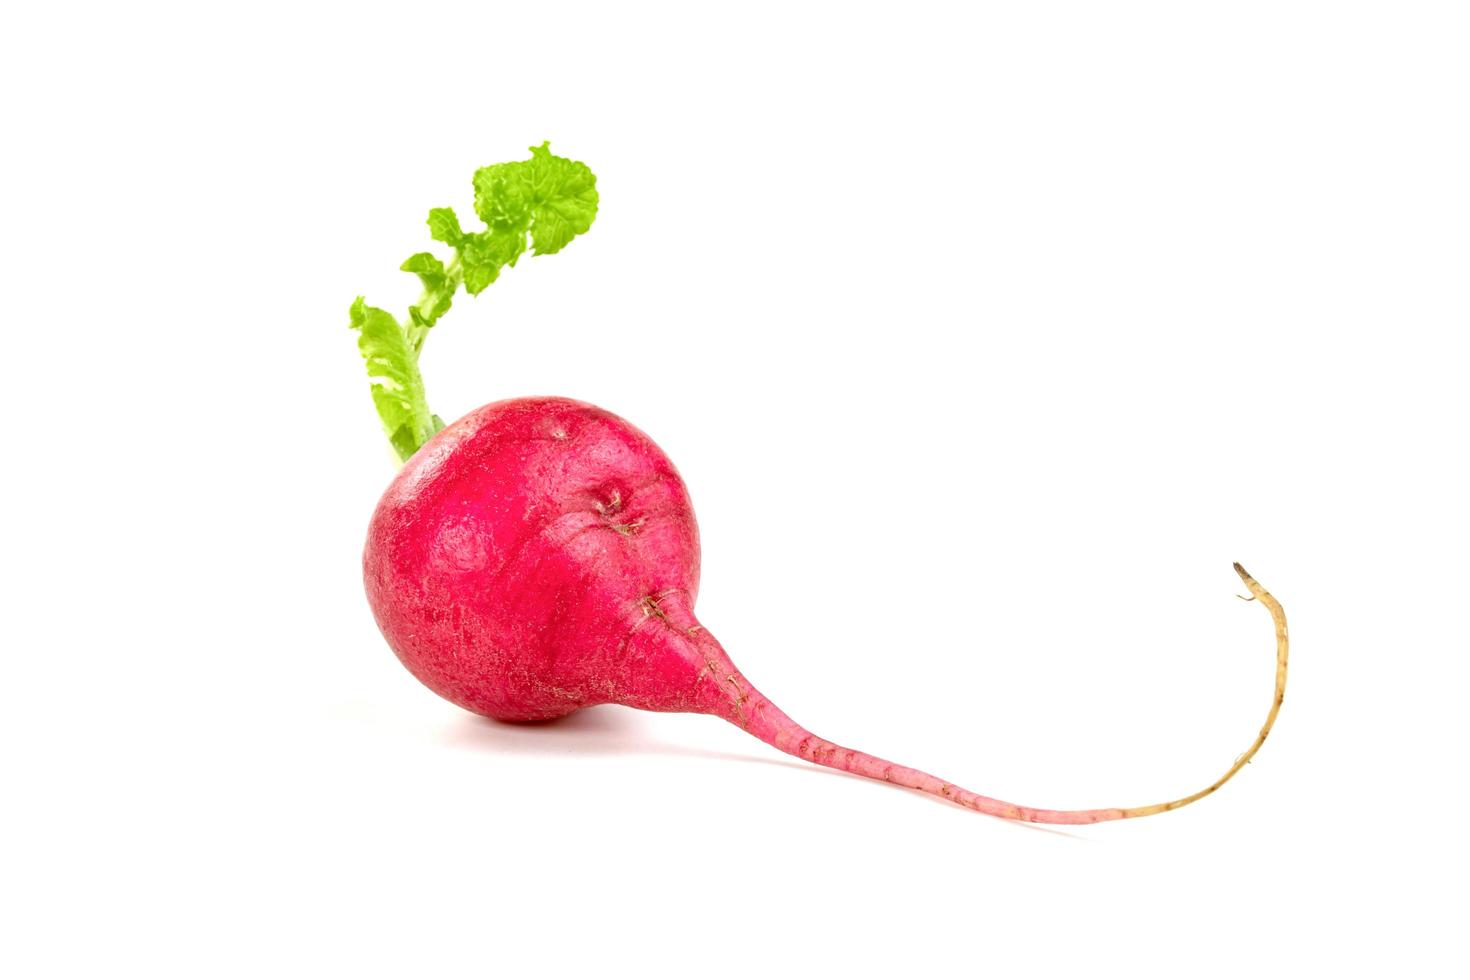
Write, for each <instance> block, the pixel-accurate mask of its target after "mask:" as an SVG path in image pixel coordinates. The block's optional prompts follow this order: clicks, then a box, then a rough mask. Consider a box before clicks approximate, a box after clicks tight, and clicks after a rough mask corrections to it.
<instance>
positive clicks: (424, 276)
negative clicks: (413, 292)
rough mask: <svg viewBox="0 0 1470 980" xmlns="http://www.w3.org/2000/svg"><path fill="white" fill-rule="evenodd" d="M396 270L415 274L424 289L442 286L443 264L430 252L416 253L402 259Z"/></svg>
mask: <svg viewBox="0 0 1470 980" xmlns="http://www.w3.org/2000/svg"><path fill="white" fill-rule="evenodd" d="M398 268H400V269H402V270H403V271H404V272H412V273H415V274H417V275H418V277H419V281H420V282H422V283H423V284H424V288H425V289H438V288H439V287H440V286H442V285H444V280H445V278H446V276H445V275H444V263H443V262H440V261H439V259H438V257H437V256H435V255H433V254H432V253H430V252H416V253H414V254H413V255H410V256H409V257H408V258H406V259H404V260H403V264H402V265H400V266H399V267H398Z"/></svg>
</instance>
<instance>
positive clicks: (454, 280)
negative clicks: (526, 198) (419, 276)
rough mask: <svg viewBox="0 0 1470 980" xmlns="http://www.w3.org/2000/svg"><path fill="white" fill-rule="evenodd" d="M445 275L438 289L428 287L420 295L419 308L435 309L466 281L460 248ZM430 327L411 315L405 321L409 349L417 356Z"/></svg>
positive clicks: (422, 347)
mask: <svg viewBox="0 0 1470 980" xmlns="http://www.w3.org/2000/svg"><path fill="white" fill-rule="evenodd" d="M444 277H445V278H444V282H443V284H442V285H440V286H439V287H438V288H437V289H429V288H427V287H426V288H425V289H424V293H423V295H422V296H420V297H419V301H418V303H417V304H416V305H417V308H418V309H421V310H428V309H433V308H434V305H435V304H436V303H438V302H439V301H440V300H441V299H443V298H444V297H446V296H451V297H452V296H453V295H454V294H455V292H456V291H457V290H458V289H459V287H460V284H461V283H462V282H464V269H463V268H461V266H460V262H459V252H458V250H456V251H455V253H454V258H453V259H451V260H450V261H449V264H448V265H447V266H445V267H444ZM429 329H430V325H428V324H422V323H418V322H417V321H415V320H414V318H413V317H412V316H411V315H410V316H409V318H408V321H407V322H406V323H404V325H403V333H404V336H406V337H407V338H408V346H409V349H411V350H412V351H413V353H414V356H415V357H417V356H418V354H419V351H421V350H423V349H424V338H426V337H428V336H429Z"/></svg>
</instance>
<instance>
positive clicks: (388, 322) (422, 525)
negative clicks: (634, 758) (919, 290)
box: [352, 144, 1287, 824]
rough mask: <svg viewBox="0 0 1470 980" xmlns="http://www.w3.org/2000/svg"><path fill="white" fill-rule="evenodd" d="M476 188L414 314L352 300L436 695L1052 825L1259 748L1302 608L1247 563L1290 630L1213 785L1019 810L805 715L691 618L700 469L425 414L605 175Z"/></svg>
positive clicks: (494, 711)
mask: <svg viewBox="0 0 1470 980" xmlns="http://www.w3.org/2000/svg"><path fill="white" fill-rule="evenodd" d="M475 190H476V194H475V200H476V211H477V212H478V213H479V214H480V216H481V217H482V218H483V219H484V220H485V222H486V225H487V230H486V231H485V232H476V233H473V234H466V233H465V232H463V231H462V230H460V227H459V223H458V220H457V219H455V218H454V216H453V212H449V211H448V209H435V211H433V212H431V213H430V220H429V223H430V226H431V230H432V231H433V233H434V237H435V238H436V240H439V241H443V242H445V243H447V244H449V245H451V246H452V247H453V248H454V249H455V251H456V253H457V254H456V257H455V259H454V260H453V261H452V262H451V263H449V264H448V265H445V264H443V263H441V262H440V261H439V260H438V259H437V258H434V257H433V256H431V255H428V253H421V254H420V255H418V256H414V257H412V258H410V259H409V260H408V262H405V263H404V267H405V268H408V269H409V270H410V271H413V272H416V273H417V274H418V275H419V276H420V278H421V279H422V280H423V282H424V286H425V298H424V299H423V300H421V301H420V303H419V304H417V305H416V306H415V307H413V308H412V309H411V310H410V315H409V318H408V320H407V321H406V322H405V323H402V324H400V323H399V322H398V321H397V320H395V319H394V318H393V317H391V316H390V315H388V314H387V313H385V312H383V311H381V310H377V309H374V308H371V307H367V306H365V305H364V304H363V301H362V299H361V298H359V299H358V301H357V302H356V303H354V304H353V307H352V324H353V326H354V327H355V328H357V329H358V330H359V332H360V345H361V347H362V351H363V354H364V356H365V358H366V359H367V361H368V366H369V372H370V374H372V376H373V379H374V380H373V395H374V401H375V403H376V404H377V406H378V410H379V414H380V415H381V416H382V418H383V421H384V425H385V428H386V430H387V432H388V436H389V439H390V442H391V443H392V445H393V446H394V448H395V450H396V451H397V452H398V454H399V456H400V457H401V458H402V459H404V460H406V465H405V466H404V467H403V469H402V470H401V471H400V472H399V473H398V475H397V477H396V478H395V479H394V480H393V482H392V483H391V484H390V485H389V487H388V490H387V492H386V493H384V495H383V497H382V499H381V501H380V502H379V503H378V506H377V509H376V511H375V512H374V514H373V517H372V521H371V524H370V527H369V530H368V540H367V547H366V550H365V553H364V556H363V572H364V580H365V584H366V588H367V594H368V599H369V602H370V604H371V606H372V610H373V614H374V616H375V618H376V620H377V623H378V626H379V628H380V629H381V630H382V633H383V635H384V637H385V638H386V639H387V641H388V644H389V645H390V646H391V647H392V648H393V650H394V652H395V653H396V654H397V655H398V657H399V659H400V660H401V661H402V662H403V664H404V665H405V666H406V667H407V668H408V669H409V670H410V671H411V672H412V673H413V674H414V676H416V677H417V678H418V679H419V680H420V681H422V682H423V683H424V684H426V685H427V686H428V687H429V688H430V689H432V690H433V691H435V692H436V693H438V694H440V695H441V696H443V697H445V698H447V699H448V700H450V701H452V702H454V703H455V704H458V705H460V706H461V707H463V708H466V709H468V710H470V711H473V712H477V713H479V714H482V715H487V716H489V717H491V718H495V719H498V720H500V721H505V722H529V721H547V720H550V719H554V718H559V717H562V716H564V715H567V714H570V713H571V712H573V711H576V710H577V709H578V708H583V707H587V706H589V705H594V704H622V705H627V706H629V707H634V708H642V709H644V710H648V711H686V712H700V713H703V714H710V715H715V716H717V717H720V718H723V719H725V720H726V721H729V722H731V723H732V724H735V725H738V726H740V727H741V728H743V729H744V730H746V731H747V732H749V733H750V734H751V735H754V736H755V737H756V738H758V739H760V740H761V741H763V742H765V743H767V744H768V745H771V746H773V747H775V748H777V749H779V750H781V751H782V752H786V753H788V754H790V755H794V756H797V757H799V758H802V759H806V760H807V761H809V762H814V763H817V764H818V765H823V766H828V767H831V768H833V769H840V770H842V771H844V772H850V773H854V774H856V775H860V776H867V777H869V778H872V779H878V780H883V781H885V782H889V783H894V784H896V785H899V786H905V787H908V788H910V789H916V790H920V791H922V792H925V793H930V794H933V795H934V796H938V797H942V798H944V799H947V800H949V801H951V802H953V803H957V804H959V805H961V806H964V807H968V808H970V809H972V810H978V811H980V812H981V813H986V814H990V815H993V816H998V817H1005V818H1009V819H1013V820H1024V821H1032V822H1037V823H1055V824H1084V823H1096V822H1099V821H1104V820H1117V819H1121V818H1124V817H1137V816H1145V815H1148V814H1153V813H1160V812H1162V811H1164V810H1172V809H1176V808H1178V807H1181V806H1184V805H1186V804H1188V803H1192V802H1194V801H1195V800H1197V799H1200V798H1201V797H1203V796H1206V795H1208V794H1210V793H1212V792H1214V791H1215V790H1216V789H1218V788H1220V786H1222V785H1224V783H1225V782H1226V781H1227V780H1229V779H1230V778H1231V777H1232V776H1234V775H1235V774H1236V773H1237V772H1239V771H1240V769H1241V768H1242V767H1243V766H1244V765H1245V764H1246V763H1247V762H1249V761H1250V759H1251V758H1252V757H1253V756H1254V755H1255V753H1256V751H1257V750H1258V749H1259V748H1260V747H1261V745H1262V743H1263V742H1264V741H1265V739H1266V736H1267V735H1268V734H1269V732H1270V730H1271V726H1272V725H1273V723H1274V722H1275V720H1276V716H1277V713H1278V712H1279V711H1280V708H1281V703H1282V698H1283V696H1284V693H1285V688H1286V665H1287V632H1286V617H1285V614H1284V613H1283V611H1282V608H1281V604H1280V603H1279V602H1277V601H1276V599H1275V598H1273V597H1272V596H1271V594H1270V593H1269V592H1267V591H1266V590H1265V589H1263V588H1262V587H1261V586H1260V584H1259V583H1258V582H1257V581H1256V580H1255V579H1254V578H1252V577H1251V576H1250V575H1249V574H1247V573H1246V571H1245V569H1243V568H1242V567H1241V566H1240V565H1238V564H1237V565H1236V566H1235V570H1236V572H1237V573H1238V574H1239V575H1240V577H1241V579H1242V581H1244V582H1245V584H1246V587H1247V588H1248V589H1249V590H1250V592H1251V596H1250V598H1252V599H1258V600H1260V602H1261V604H1262V605H1263V606H1265V607H1266V609H1267V610H1269V611H1270V614H1271V617H1272V620H1273V621H1274V623H1275V627H1276V646H1277V668H1276V690H1275V697H1274V700H1273V701H1272V704H1271V709H1270V712H1269V714H1268V715H1267V717H1266V722H1265V724H1264V725H1263V726H1262V728H1261V730H1260V733H1259V735H1258V736H1257V737H1256V740H1255V741H1254V743H1253V744H1252V745H1251V747H1250V749H1249V750H1248V751H1247V752H1246V753H1245V754H1244V755H1242V756H1241V757H1240V758H1239V759H1237V760H1236V762H1235V763H1234V765H1232V766H1231V767H1230V769H1229V770H1228V771H1227V772H1226V773H1225V774H1224V775H1223V776H1221V777H1220V778H1219V779H1217V780H1216V781H1215V782H1214V783H1212V784H1210V785H1209V786H1207V787H1206V788H1205V789H1203V790H1200V791H1199V792H1197V793H1194V794H1191V795H1189V796H1185V797H1182V798H1180V799H1177V800H1172V801H1170V802H1167V803H1157V804H1153V805H1150V806H1142V807H1130V808H1107V809H1094V810H1044V809H1036V808H1033V807H1024V806H1017V805H1015V804H1012V803H1006V802H1002V801H1000V800H995V799H991V798H990V797H986V796H981V795H979V794H977V793H972V792H970V791H969V790H965V789H962V788H960V787H958V786H956V785H954V784H953V783H949V782H946V781H944V780H942V779H939V778H937V777H935V776H931V775H929V774H927V773H924V772H921V771H919V770H917V769H911V768H909V767H907V766H901V765H897V764H895V763H891V762H888V761H886V760H883V759H880V758H878V757H876V756H872V755H869V754H867V753H866V752H859V751H857V750H854V749H848V748H844V747H842V746H840V745H837V744H835V743H833V742H829V741H827V740H825V739H822V738H819V737H817V736H816V735H813V734H812V733H811V732H809V731H807V730H806V729H804V728H802V727H801V726H800V725H798V724H797V723H796V722H794V721H793V720H792V719H791V718H790V717H788V716H787V715H786V714H785V713H784V712H783V711H781V709H779V708H777V707H776V706H775V705H774V704H773V703H772V702H771V701H770V700H769V699H768V698H766V697H765V695H763V694H761V693H760V691H758V690H757V689H756V688H755V687H754V686H753V685H752V684H751V683H750V682H749V681H748V680H746V678H745V677H744V676H743V675H742V674H741V673H740V671H739V670H738V669H737V668H736V667H735V665H734V664H733V663H732V662H731V661H730V658H729V657H728V656H727V655H726V653H725V651H724V649H723V648H722V647H721V646H720V644H719V642H718V641H717V640H716V639H715V638H714V636H713V635H712V634H711V633H710V632H709V631H708V630H706V629H705V628H704V627H703V626H702V625H701V624H700V623H699V621H698V620H697V619H696V618H695V614H694V602H695V596H696V594H697V592H698V588H699V559H700V555H699V533H698V528H697V527H696V524H695V520H694V512H693V509H692V507H691V505H690V502H689V494H688V492H687V491H686V490H685V487H684V483H683V481H682V480H681V479H680V477H679V474H678V472H677V471H676V470H675V469H674V465H673V464H672V463H671V462H670V461H669V460H668V458H667V457H666V456H665V455H664V454H663V453H662V452H661V451H660V450H659V448H658V447H657V446H656V445H654V443H653V441H652V440H651V439H649V438H648V437H647V436H646V435H644V434H643V433H642V432H640V431H639V430H638V429H636V428H634V427H633V426H632V425H630V424H628V423H627V422H625V421H623V420H622V419H621V418H618V417H617V416H616V415H613V414H611V413H609V412H606V411H603V410H602V409H599V408H596V407H594V406H592V405H588V404H585V403H583V402H578V401H572V400H570V399H565V398H521V399H513V400H510V401H501V402H496V403H493V404H490V405H486V406H485V407H483V408H481V409H478V410H477V411H474V412H471V413H470V414H469V415H466V416H465V417H464V418H462V419H460V420H459V421H458V422H455V423H454V424H453V425H450V426H448V427H447V428H446V427H444V426H443V424H442V423H441V422H440V421H439V420H438V417H437V416H434V415H433V414H432V413H430V412H429V411H428V408H427V404H426V402H425V400H424V391H423V382H422V379H421V378H420V376H419V374H418V358H417V354H418V351H419V350H420V349H421V347H422V343H423V338H424V335H425V334H426V332H427V331H428V329H429V328H430V327H432V326H433V324H434V322H435V321H436V320H437V319H438V317H439V316H440V315H442V313H443V312H444V311H445V310H447V309H448V308H449V301H450V298H451V297H452V296H453V294H454V292H455V290H456V289H457V287H458V285H460V284H461V282H463V283H464V284H466V285H467V286H474V287H477V288H471V289H470V291H471V292H472V293H474V292H478V291H479V290H480V289H483V288H484V287H485V286H486V285H488V284H489V283H490V282H491V281H493V280H494V279H495V277H496V275H497V274H498V273H499V271H500V268H501V267H502V266H504V265H513V264H514V262H515V259H516V258H517V257H519V255H520V254H521V252H522V251H523V250H524V248H525V247H526V241H527V238H529V239H530V241H531V244H532V247H533V249H534V251H535V252H537V253H538V254H544V253H547V252H554V251H557V250H559V249H560V248H561V247H563V246H565V245H566V244H567V242H569V241H570V240H571V238H572V237H574V236H575V235H576V234H580V233H582V232H585V231H586V230H587V229H588V228H589V227H590V226H591V224H592V220H593V218H594V217H595V215H596V207H597V192H596V189H595V178H593V177H592V174H591V171H589V170H587V168H586V167H585V166H583V165H582V164H580V163H576V162H574V161H570V160H565V159H563V158H560V157H556V156H553V155H551V154H550V152H549V150H548V149H547V147H546V145H545V144H543V145H542V146H540V147H537V148H534V149H533V150H532V158H531V159H530V160H529V161H521V162H519V163H514V164H499V165H497V166H495V167H487V168H483V169H482V170H481V171H479V172H478V173H477V174H476V177H475ZM487 266H489V268H487Z"/></svg>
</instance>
